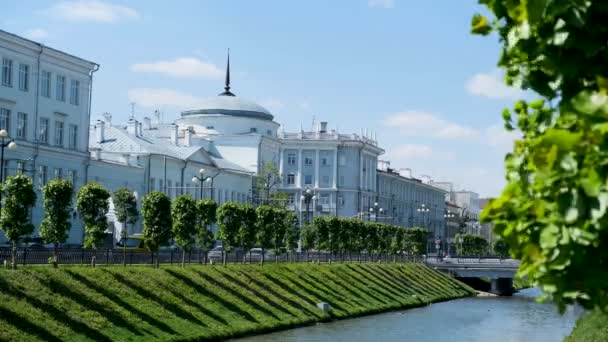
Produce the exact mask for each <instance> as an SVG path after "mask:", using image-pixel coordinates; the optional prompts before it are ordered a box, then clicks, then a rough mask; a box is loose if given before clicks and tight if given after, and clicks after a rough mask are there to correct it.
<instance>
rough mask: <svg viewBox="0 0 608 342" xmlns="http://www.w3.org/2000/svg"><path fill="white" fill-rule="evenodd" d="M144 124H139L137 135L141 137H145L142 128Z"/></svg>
mask: <svg viewBox="0 0 608 342" xmlns="http://www.w3.org/2000/svg"><path fill="white" fill-rule="evenodd" d="M142 126H143V124H142V123H141V122H137V135H139V136H140V137H143V136H144V130H143V128H142Z"/></svg>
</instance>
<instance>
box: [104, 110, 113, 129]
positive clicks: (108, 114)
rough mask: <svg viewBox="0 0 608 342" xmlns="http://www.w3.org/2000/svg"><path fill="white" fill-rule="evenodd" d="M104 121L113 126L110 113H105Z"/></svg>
mask: <svg viewBox="0 0 608 342" xmlns="http://www.w3.org/2000/svg"><path fill="white" fill-rule="evenodd" d="M103 120H104V121H105V122H106V123H107V124H108V126H112V114H110V113H108V112H105V113H103Z"/></svg>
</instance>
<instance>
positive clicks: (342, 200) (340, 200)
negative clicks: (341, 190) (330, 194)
mask: <svg viewBox="0 0 608 342" xmlns="http://www.w3.org/2000/svg"><path fill="white" fill-rule="evenodd" d="M338 206H340V207H343V206H344V196H342V195H338Z"/></svg>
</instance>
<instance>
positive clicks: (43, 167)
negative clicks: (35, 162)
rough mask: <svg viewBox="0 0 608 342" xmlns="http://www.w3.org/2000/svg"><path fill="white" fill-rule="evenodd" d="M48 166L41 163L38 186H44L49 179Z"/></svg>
mask: <svg viewBox="0 0 608 342" xmlns="http://www.w3.org/2000/svg"><path fill="white" fill-rule="evenodd" d="M46 173H47V167H46V165H40V166H39V167H38V186H39V187H43V186H44V185H45V184H46V181H47V174H46Z"/></svg>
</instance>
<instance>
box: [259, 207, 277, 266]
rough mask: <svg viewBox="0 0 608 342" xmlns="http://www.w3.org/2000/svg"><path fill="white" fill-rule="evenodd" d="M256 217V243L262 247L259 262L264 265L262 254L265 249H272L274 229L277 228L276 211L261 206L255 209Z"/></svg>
mask: <svg viewBox="0 0 608 342" xmlns="http://www.w3.org/2000/svg"><path fill="white" fill-rule="evenodd" d="M255 215H256V222H255V225H256V229H257V234H256V241H257V243H258V245H259V246H260V247H262V258H261V260H260V262H261V263H262V264H263V263H264V252H265V250H266V249H268V248H271V247H273V238H274V234H275V232H274V231H275V229H276V228H278V227H277V224H280V223H279V222H278V221H279V220H278V211H277V210H275V209H274V208H272V207H270V206H267V205H261V206H259V207H257V208H256V209H255Z"/></svg>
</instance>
